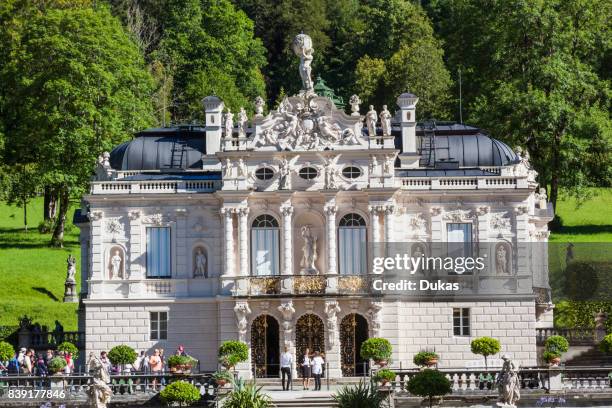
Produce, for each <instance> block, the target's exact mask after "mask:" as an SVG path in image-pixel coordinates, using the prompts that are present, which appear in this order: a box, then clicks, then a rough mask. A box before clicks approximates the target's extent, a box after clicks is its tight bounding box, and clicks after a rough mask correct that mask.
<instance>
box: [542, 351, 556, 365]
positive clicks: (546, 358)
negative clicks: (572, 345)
mask: <svg viewBox="0 0 612 408" xmlns="http://www.w3.org/2000/svg"><path fill="white" fill-rule="evenodd" d="M560 357H561V353H557V352H554V351H548V350H547V351H545V352H544V353H542V358H543V359H544V361H546V362H547V363H550V362H551V361H552V360H554V359H555V358H560Z"/></svg>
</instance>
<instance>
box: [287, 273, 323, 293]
mask: <svg viewBox="0 0 612 408" xmlns="http://www.w3.org/2000/svg"><path fill="white" fill-rule="evenodd" d="M325 286H326V279H325V277H324V276H296V277H294V278H293V291H294V293H296V294H310V295H320V294H323V293H325Z"/></svg>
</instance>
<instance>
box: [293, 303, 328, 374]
mask: <svg viewBox="0 0 612 408" xmlns="http://www.w3.org/2000/svg"><path fill="white" fill-rule="evenodd" d="M295 347H296V352H297V356H298V358H297V359H296V361H297V362H298V363H301V361H302V357H303V356H304V352H305V350H306V349H309V350H310V352H311V353H313V352H315V351H319V352H324V351H325V327H324V326H323V320H321V318H320V317H319V316H317V315H314V314H306V315H303V316H302V317H300V318H299V319H298V320H297V324H296V330H295Z"/></svg>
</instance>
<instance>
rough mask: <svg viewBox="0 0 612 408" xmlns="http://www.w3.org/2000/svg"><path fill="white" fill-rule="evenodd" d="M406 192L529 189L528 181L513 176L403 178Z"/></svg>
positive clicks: (400, 184) (400, 183) (403, 187)
mask: <svg viewBox="0 0 612 408" xmlns="http://www.w3.org/2000/svg"><path fill="white" fill-rule="evenodd" d="M399 186H400V187H401V188H402V189H404V190H483V189H491V188H494V189H516V188H527V187H528V184H527V179H526V178H524V177H511V176H505V177H504V176H484V177H402V178H399Z"/></svg>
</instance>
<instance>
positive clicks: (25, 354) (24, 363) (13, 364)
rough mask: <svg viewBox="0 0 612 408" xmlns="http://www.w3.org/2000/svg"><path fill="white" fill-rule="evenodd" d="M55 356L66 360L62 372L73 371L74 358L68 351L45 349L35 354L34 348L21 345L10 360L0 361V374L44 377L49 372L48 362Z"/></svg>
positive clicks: (69, 372) (68, 372)
mask: <svg viewBox="0 0 612 408" xmlns="http://www.w3.org/2000/svg"><path fill="white" fill-rule="evenodd" d="M55 357H61V358H63V359H64V360H66V366H65V367H64V368H63V370H62V371H63V373H64V374H72V373H73V372H74V359H73V357H72V354H71V353H69V352H64V351H53V350H47V352H46V353H44V354H43V353H38V354H37V353H36V352H35V351H34V349H26V348H25V347H22V348H21V349H19V351H18V352H17V353H16V354H15V355H14V356H13V357H12V358H11V359H10V360H8V361H0V375H25V376H30V375H33V376H40V377H46V376H47V375H48V374H49V362H50V361H51V360H52V359H53V358H55Z"/></svg>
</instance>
